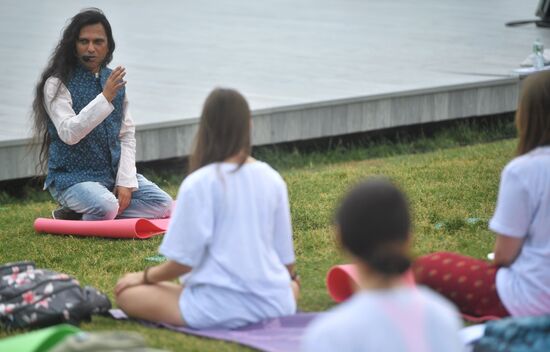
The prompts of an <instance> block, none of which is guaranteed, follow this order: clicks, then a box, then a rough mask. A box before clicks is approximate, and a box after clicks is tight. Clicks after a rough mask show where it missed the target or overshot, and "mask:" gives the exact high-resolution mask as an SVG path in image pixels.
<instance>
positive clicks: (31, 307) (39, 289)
mask: <svg viewBox="0 0 550 352" xmlns="http://www.w3.org/2000/svg"><path fill="white" fill-rule="evenodd" d="M110 308H111V302H110V301H109V298H107V296H106V295H104V294H103V293H101V292H99V291H98V290H97V289H95V288H93V287H90V286H87V287H84V288H82V287H81V286H80V283H79V282H78V281H77V280H76V279H75V278H73V277H71V276H69V275H67V274H62V273H58V272H55V271H51V270H47V269H36V268H35V265H34V263H33V262H18V263H10V264H5V265H3V266H0V327H1V328H3V329H6V330H11V329H17V328H39V327H45V326H50V325H55V324H60V323H69V324H73V325H78V324H79V323H80V322H81V321H89V320H90V319H91V316H92V314H106V313H107V312H108V310H109V309H110Z"/></svg>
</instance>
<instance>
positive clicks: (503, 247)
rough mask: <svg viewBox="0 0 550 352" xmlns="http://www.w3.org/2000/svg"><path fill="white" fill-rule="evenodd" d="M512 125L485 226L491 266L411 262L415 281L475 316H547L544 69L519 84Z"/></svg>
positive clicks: (428, 259) (458, 260)
mask: <svg viewBox="0 0 550 352" xmlns="http://www.w3.org/2000/svg"><path fill="white" fill-rule="evenodd" d="M516 127H517V130H518V134H519V142H518V147H517V157H516V158H514V159H513V160H512V161H510V162H509V163H508V165H506V167H505V168H504V170H503V171H502V175H501V178H500V188H499V193H498V200H497V204H496V210H495V213H494V215H493V218H492V219H491V221H490V223H489V228H490V229H491V230H492V231H493V232H494V233H495V234H496V240H495V246H494V254H495V258H494V261H493V263H489V262H487V261H484V260H479V259H475V258H470V257H467V256H463V255H459V254H455V253H434V254H430V255H427V256H424V257H422V258H420V259H419V260H418V261H417V262H416V263H415V277H416V279H417V281H418V282H420V283H423V284H426V285H428V286H430V287H432V288H434V289H436V290H437V291H439V292H441V293H442V294H443V295H445V296H447V297H448V298H449V299H451V300H453V301H454V302H455V303H456V304H457V306H458V307H459V308H460V310H461V311H462V312H463V313H466V314H469V315H473V316H486V315H492V316H496V317H505V316H508V315H512V316H528V315H542V314H549V313H550V270H548V268H550V72H548V71H545V72H542V73H538V74H536V75H533V76H530V77H528V78H527V79H526V80H525V82H524V84H523V88H522V94H521V97H520V100H519V105H518V109H517V111H516Z"/></svg>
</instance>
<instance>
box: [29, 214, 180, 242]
mask: <svg viewBox="0 0 550 352" xmlns="http://www.w3.org/2000/svg"><path fill="white" fill-rule="evenodd" d="M169 222H170V219H169V218H166V219H115V220H99V221H82V220H55V219H46V218H38V219H36V220H35V221H34V230H35V231H36V232H39V233H50V234H56V235H76V236H97V237H108V238H127V239H128V238H138V239H146V238H150V237H152V236H155V235H160V234H163V233H164V232H166V230H167V228H168V223H169Z"/></svg>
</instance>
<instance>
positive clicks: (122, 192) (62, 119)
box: [33, 8, 172, 220]
mask: <svg viewBox="0 0 550 352" xmlns="http://www.w3.org/2000/svg"><path fill="white" fill-rule="evenodd" d="M114 50H115V41H114V39H113V35H112V31H111V25H110V24H109V21H108V20H107V18H106V17H105V15H104V14H103V12H102V11H101V10H99V9H96V8H91V9H85V10H83V11H81V12H80V13H78V14H77V15H76V16H74V17H73V18H72V20H71V22H70V23H69V25H68V26H67V27H66V28H65V30H64V31H63V35H62V37H61V40H60V41H59V43H58V44H57V47H56V48H55V50H54V52H53V54H52V56H51V58H50V61H49V63H48V65H47V67H46V69H45V70H44V72H43V73H42V76H41V78H40V81H39V82H38V85H37V86H36V92H35V99H34V102H33V118H34V132H35V137H36V138H37V139H39V140H41V148H40V154H39V156H40V157H39V160H40V164H39V167H40V169H41V171H46V168H47V177H46V181H45V183H44V189H48V190H49V191H50V193H51V195H52V196H53V198H55V199H56V200H57V201H58V202H59V204H60V205H61V207H60V208H58V209H56V210H54V211H53V213H52V215H53V217H54V218H62V219H78V218H82V219H83V220H108V219H113V218H115V217H117V216H118V217H146V218H159V217H165V216H168V215H170V211H171V206H172V199H171V198H170V196H169V195H168V194H166V193H165V192H164V191H162V190H161V189H160V188H158V187H157V186H156V185H155V184H154V183H152V182H150V181H149V180H147V179H146V178H145V177H143V176H142V175H140V174H137V172H136V165H135V154H136V140H135V126H134V122H133V120H132V117H131V115H130V113H129V111H128V99H127V97H126V91H125V85H126V81H124V76H125V74H126V71H125V69H124V67H121V66H119V67H117V68H115V69H114V70H111V69H109V68H107V65H108V64H109V63H110V62H111V60H112V58H113V51H114Z"/></svg>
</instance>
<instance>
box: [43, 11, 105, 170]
mask: <svg viewBox="0 0 550 352" xmlns="http://www.w3.org/2000/svg"><path fill="white" fill-rule="evenodd" d="M98 23H101V24H102V25H103V28H104V29H105V34H106V35H107V42H108V45H109V52H108V53H107V56H106V57H105V60H104V61H103V63H102V66H104V67H105V66H107V65H108V64H109V63H110V62H111V60H112V59H113V52H114V51H115V41H114V39H113V33H112V30H111V25H110V24H109V21H108V20H107V18H106V17H105V15H104V14H103V12H102V11H101V10H100V9H97V8H89V9H84V10H82V11H81V12H79V13H78V14H77V15H76V16H74V17H73V18H72V19H71V22H70V23H69V25H68V26H67V27H65V30H64V31H63V35H62V36H61V40H60V41H59V43H58V44H57V46H56V48H55V49H54V51H53V53H52V55H51V56H50V60H49V61H48V65H47V66H46V69H44V71H43V72H42V75H41V76H40V80H39V81H38V84H37V85H36V88H35V96H34V101H33V103H32V117H33V122H34V126H33V127H34V128H33V132H34V138H33V139H34V143H33V145H36V144H38V145H40V152H39V155H38V165H37V168H38V171H39V172H40V173H42V172H45V171H46V168H47V162H48V152H49V149H50V136H49V133H48V114H47V112H46V109H45V107H44V85H45V83H46V80H47V79H48V78H49V77H52V76H53V77H57V78H58V79H59V80H61V82H62V83H63V84H65V85H67V83H68V80H69V78H70V77H71V74H72V72H73V70H74V69H75V67H76V65H77V64H78V57H77V55H76V41H77V40H78V37H79V35H80V30H81V29H82V27H84V26H89V25H94V24H98ZM58 93H59V88H58V91H57V92H56V96H57V94H58Z"/></svg>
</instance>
